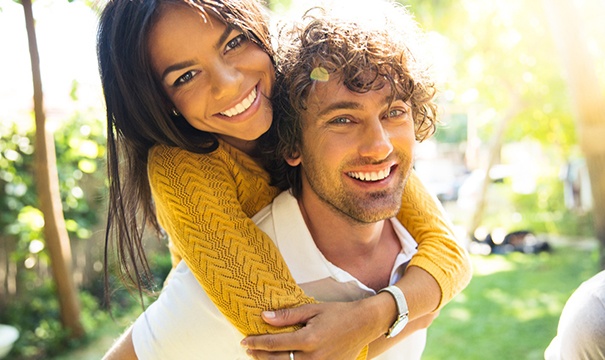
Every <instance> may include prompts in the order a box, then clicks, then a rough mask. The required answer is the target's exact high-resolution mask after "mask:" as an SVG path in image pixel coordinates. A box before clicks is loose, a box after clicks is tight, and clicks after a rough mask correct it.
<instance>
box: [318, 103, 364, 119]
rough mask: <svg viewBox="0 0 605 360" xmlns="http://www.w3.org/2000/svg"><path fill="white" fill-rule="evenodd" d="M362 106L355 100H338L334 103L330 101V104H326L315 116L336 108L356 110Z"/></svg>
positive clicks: (323, 114) (325, 113)
mask: <svg viewBox="0 0 605 360" xmlns="http://www.w3.org/2000/svg"><path fill="white" fill-rule="evenodd" d="M362 108H363V106H361V104H360V103H358V102H355V101H338V102H335V103H332V104H330V105H328V106H327V107H325V108H323V109H322V110H321V111H320V112H318V113H317V115H316V116H317V117H321V116H325V115H327V114H329V113H331V112H333V111H336V110H358V109H362Z"/></svg>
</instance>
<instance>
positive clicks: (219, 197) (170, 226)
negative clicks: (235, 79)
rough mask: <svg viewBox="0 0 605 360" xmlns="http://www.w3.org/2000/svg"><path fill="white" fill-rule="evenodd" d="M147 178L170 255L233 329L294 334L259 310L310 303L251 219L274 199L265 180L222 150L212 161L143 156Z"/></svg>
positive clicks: (161, 150) (161, 152)
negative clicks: (146, 161) (269, 321)
mask: <svg viewBox="0 0 605 360" xmlns="http://www.w3.org/2000/svg"><path fill="white" fill-rule="evenodd" d="M149 178H150V183H151V189H152V194H153V198H154V201H155V205H156V211H157V216H158V219H159V221H160V223H161V225H162V227H163V228H164V230H166V232H167V233H168V235H169V237H170V241H171V251H174V252H176V253H177V255H178V256H180V257H181V258H182V259H183V260H184V261H185V263H187V265H188V266H189V268H190V269H191V271H192V272H193V274H194V276H195V278H196V279H197V280H198V282H199V283H200V284H201V285H202V287H203V288H204V290H205V291H206V293H207V294H208V296H209V297H210V299H212V301H213V302H214V304H215V305H216V306H217V307H218V308H219V309H220V310H221V312H222V313H223V314H224V315H225V316H226V317H227V318H228V319H229V320H230V321H231V323H232V324H233V325H234V326H235V327H236V328H237V329H238V330H239V331H240V332H242V333H243V334H262V333H270V332H280V331H281V332H284V331H292V330H294V328H286V329H278V328H274V327H271V326H269V325H267V324H266V323H265V322H264V321H262V319H261V317H260V314H261V311H262V310H268V309H275V308H282V307H292V306H298V305H302V304H308V303H312V302H314V301H313V299H312V298H310V297H308V296H306V295H305V294H304V293H303V291H302V290H301V289H300V288H299V287H298V286H297V285H296V282H295V281H294V279H293V278H292V276H291V274H290V272H289V270H288V268H287V266H286V265H285V263H284V261H283V259H282V257H281V255H280V253H279V251H278V250H277V249H276V247H275V245H274V244H273V242H272V241H271V239H269V237H268V236H267V235H266V234H264V233H263V232H262V231H261V230H259V229H258V228H257V227H256V225H255V224H254V223H253V222H252V220H250V218H249V217H250V216H251V215H254V214H255V213H256V212H257V211H258V210H260V209H262V208H263V207H264V206H265V205H267V204H269V203H270V202H271V200H272V199H273V197H275V195H277V190H276V189H274V188H272V187H270V186H269V178H268V175H267V174H266V173H265V172H264V171H263V170H261V169H260V168H259V166H258V165H257V164H256V163H255V162H254V161H252V160H251V159H250V158H248V157H247V156H246V155H245V154H243V153H241V152H238V151H237V150H235V149H232V148H229V147H227V146H220V147H219V148H218V149H217V150H216V151H214V152H213V153H211V154H193V153H190V152H187V151H184V150H182V149H178V148H169V147H165V146H158V147H155V148H153V149H152V150H151V152H150V155H149ZM178 256H177V257H178Z"/></svg>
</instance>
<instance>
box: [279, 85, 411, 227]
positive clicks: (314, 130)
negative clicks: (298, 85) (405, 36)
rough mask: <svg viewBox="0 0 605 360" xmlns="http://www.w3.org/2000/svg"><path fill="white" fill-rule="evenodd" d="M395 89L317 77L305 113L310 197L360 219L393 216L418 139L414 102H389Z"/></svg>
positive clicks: (305, 188)
mask: <svg viewBox="0 0 605 360" xmlns="http://www.w3.org/2000/svg"><path fill="white" fill-rule="evenodd" d="M390 94H391V89H390V86H389V85H388V84H385V86H383V87H382V89H378V90H373V91H369V92H367V93H363V94H360V93H355V92H352V91H350V90H349V89H347V88H346V87H345V86H344V85H343V83H342V82H341V81H340V80H339V79H338V78H332V79H330V80H329V81H327V82H323V83H320V82H317V83H316V85H315V87H314V88H313V89H312V90H311V91H310V93H309V97H308V100H307V110H306V111H305V112H304V113H303V114H302V144H301V146H300V154H299V155H300V156H299V157H297V158H296V159H289V160H288V162H289V163H290V165H292V166H296V165H298V164H301V165H302V179H303V180H302V196H303V199H304V201H308V200H310V201H319V202H323V203H324V204H328V205H329V206H330V207H332V208H333V209H335V210H337V211H338V212H340V213H341V214H343V215H346V216H348V217H350V218H351V219H352V220H354V221H355V222H357V223H372V222H376V221H379V220H384V219H387V218H390V217H393V216H395V215H396V214H397V212H398V211H399V208H400V207H401V198H402V193H403V188H404V185H405V182H406V180H407V177H408V175H409V173H410V170H411V167H412V158H413V148H414V144H415V136H414V122H413V119H412V113H411V108H410V106H409V105H408V104H406V103H405V102H404V101H403V100H401V99H396V100H395V101H393V102H392V103H391V104H389V96H390Z"/></svg>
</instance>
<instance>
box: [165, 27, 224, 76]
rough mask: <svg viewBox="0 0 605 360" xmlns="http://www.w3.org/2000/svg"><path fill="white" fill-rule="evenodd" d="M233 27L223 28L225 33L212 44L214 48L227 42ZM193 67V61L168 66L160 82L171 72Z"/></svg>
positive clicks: (218, 47)
mask: <svg viewBox="0 0 605 360" xmlns="http://www.w3.org/2000/svg"><path fill="white" fill-rule="evenodd" d="M233 30H234V29H233V27H232V26H227V27H226V28H225V31H223V33H222V34H221V36H220V37H219V39H218V40H217V42H216V43H215V44H214V48H215V49H217V50H219V49H220V48H221V46H222V45H223V43H224V42H225V40H227V38H228V37H229V35H231V33H232V32H233ZM193 65H195V62H194V61H193V60H185V61H181V62H179V63H176V64H172V65H170V66H168V67H167V68H166V69H165V70H164V71H163V72H162V81H164V80H165V79H166V76H168V74H170V73H171V72H173V71H179V70H182V69H184V68H186V67H189V66H193Z"/></svg>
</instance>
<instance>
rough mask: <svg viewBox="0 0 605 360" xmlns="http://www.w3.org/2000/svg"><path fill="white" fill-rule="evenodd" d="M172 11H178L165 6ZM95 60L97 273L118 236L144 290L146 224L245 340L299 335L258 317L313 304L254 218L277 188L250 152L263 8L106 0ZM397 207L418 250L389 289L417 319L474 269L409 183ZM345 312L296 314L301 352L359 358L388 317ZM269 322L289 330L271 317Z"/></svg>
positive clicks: (270, 78) (257, 109)
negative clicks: (100, 102)
mask: <svg viewBox="0 0 605 360" xmlns="http://www.w3.org/2000/svg"><path fill="white" fill-rule="evenodd" d="M173 4H179V6H178V9H179V10H180V11H173V10H174V9H175V6H173ZM167 9H172V10H171V11H168V10H167ZM183 9H184V10H187V11H188V14H189V15H191V14H196V16H197V17H198V26H200V27H202V26H203V25H204V24H206V25H208V20H209V19H216V20H218V23H220V24H221V25H222V26H215V27H214V26H213V27H210V28H205V29H204V31H200V30H199V29H198V28H197V27H196V26H195V24H192V23H190V22H187V24H185V22H184V21H183V22H180V21H179V19H181V18H182V17H183V16H186V15H185V13H183V12H182V10H183ZM213 23H214V22H213ZM98 53H99V63H100V72H101V79H102V83H103V88H104V92H105V98H106V105H107V114H108V115H107V118H108V165H109V178H110V209H109V219H108V226H107V239H106V258H105V260H106V267H105V268H106V269H107V268H108V266H107V265H108V264H107V256H108V253H107V252H108V250H107V249H108V248H109V246H110V245H111V244H110V240H114V241H116V244H115V246H116V247H117V255H118V261H119V262H120V265H121V266H120V267H121V268H123V269H124V271H125V273H126V275H127V277H128V278H129V279H130V280H132V281H133V282H134V283H135V284H136V285H137V286H138V287H139V289H140V287H141V285H142V284H145V283H146V282H147V279H149V266H148V264H147V261H146V258H145V254H144V250H143V247H142V244H141V238H142V236H143V229H144V226H145V224H146V223H147V222H151V224H152V225H153V226H154V227H155V229H156V230H158V231H159V230H160V225H161V227H162V228H163V229H164V230H165V231H166V233H167V234H168V236H169V238H170V241H169V247H170V251H171V254H172V256H173V264H175V265H176V264H177V263H178V262H179V261H180V260H181V259H182V260H184V261H185V262H186V263H187V265H188V266H189V268H190V269H191V270H192V271H193V272H194V274H195V277H196V278H197V280H198V281H199V282H200V284H201V285H202V286H203V288H204V290H205V291H206V292H207V293H208V295H209V296H210V297H211V299H212V301H213V302H214V303H215V304H216V306H217V307H218V308H219V309H220V310H221V312H222V313H223V314H224V315H225V316H226V317H227V318H228V319H229V320H230V321H231V322H232V323H233V325H234V326H235V327H236V328H237V329H238V330H239V331H240V332H242V333H243V334H247V335H250V334H262V333H275V332H283V331H292V330H294V329H296V328H297V327H295V326H286V327H279V328H278V327H274V326H271V325H268V324H267V323H265V322H264V321H263V318H261V312H262V311H263V310H270V309H282V308H290V307H294V306H298V305H303V304H310V303H313V302H314V301H313V299H311V298H308V297H306V296H305V295H304V293H303V292H302V291H301V290H300V288H298V286H296V284H295V282H294V280H293V279H292V277H291V275H290V274H289V272H288V269H287V268H286V266H285V264H284V263H283V260H282V258H281V256H280V255H279V253H278V251H277V250H276V249H275V247H274V245H273V243H272V242H271V240H270V239H269V238H268V237H267V236H266V235H265V234H264V233H262V232H261V231H260V230H258V229H257V228H256V226H255V225H254V224H253V222H252V221H251V220H250V219H249V217H250V216H251V215H253V214H255V213H256V212H257V211H258V210H260V209H262V208H263V207H264V206H265V205H267V204H268V203H269V202H270V201H271V200H272V198H273V197H274V196H276V194H277V193H278V189H276V188H275V187H272V186H271V185H270V179H269V176H268V174H267V173H266V171H264V169H263V168H262V166H261V165H260V164H261V163H262V162H261V160H262V159H260V158H258V156H257V154H258V153H257V152H256V149H257V146H258V144H262V134H264V133H265V132H266V131H267V129H268V128H269V126H270V125H271V121H272V111H271V107H270V101H269V98H270V96H271V90H272V87H273V82H274V78H275V71H274V67H273V62H272V56H273V53H272V50H271V46H270V43H269V34H268V29H267V23H266V21H265V19H264V18H263V14H262V8H261V5H260V4H259V3H258V2H257V1H254V0H226V1H195V0H156V1H143V0H114V1H110V2H109V3H108V4H107V6H106V8H105V9H104V11H103V14H102V16H101V20H100V28H99V44H98ZM152 199H153V200H152ZM403 204H404V205H403V207H402V211H401V213H400V215H399V216H398V218H399V219H400V220H401V222H402V224H403V225H404V226H405V227H406V228H408V229H409V230H410V232H411V234H412V235H413V236H414V237H415V239H416V240H417V241H418V243H419V244H420V246H419V249H418V250H419V251H418V254H417V255H416V256H415V257H414V258H413V260H412V262H411V263H410V267H409V270H408V271H407V272H406V275H405V276H404V277H403V278H402V279H401V280H400V281H399V282H398V284H397V285H398V286H399V287H400V288H401V289H402V290H403V292H404V294H405V296H406V298H407V301H408V304H409V307H410V319H415V318H418V317H420V316H422V315H425V314H427V313H429V312H432V311H434V310H436V309H439V308H440V307H441V306H442V305H443V304H445V303H447V302H448V301H449V300H450V299H451V298H452V297H453V296H454V295H455V294H456V293H458V292H459V291H461V290H462V288H464V286H466V284H467V283H468V281H469V279H470V266H469V263H468V259H467V258H466V255H465V252H464V250H462V249H461V248H460V247H459V246H458V245H457V244H456V243H455V240H454V237H453V235H452V234H451V230H450V229H449V227H448V225H447V221H446V220H444V219H443V217H442V214H441V210H440V208H439V207H438V206H437V205H436V203H435V201H434V200H433V198H432V197H431V196H429V195H428V194H427V192H426V190H425V189H424V188H423V186H422V184H421V183H420V182H419V180H418V179H417V178H416V177H415V176H412V177H411V178H410V180H409V181H408V184H407V186H406V192H405V194H404V199H403ZM106 271H107V270H106ZM375 298H377V299H378V298H380V299H382V300H380V301H378V300H377V299H373V300H371V301H373V302H374V303H375V304H376V305H375V306H377V307H378V306H381V307H385V306H390V307H391V309H393V314H394V313H395V310H394V304H393V300H392V298H390V296H389V294H380V295H377V296H375ZM364 301H365V300H364ZM387 304H388V305H387ZM349 310H351V309H350V307H347V306H346V305H345V304H342V305H341V306H335V305H333V304H314V305H311V307H301V308H299V309H297V310H291V314H298V315H299V316H300V315H301V314H304V316H307V317H312V316H315V318H316V319H317V320H316V321H315V322H313V325H312V326H307V327H306V328H305V331H307V332H315V334H316V336H314V337H313V338H316V339H322V340H323V341H320V342H319V343H317V344H310V345H308V346H306V347H305V348H306V349H309V350H308V351H307V352H308V353H312V352H313V351H315V350H316V349H318V348H319V347H321V346H326V347H334V348H336V349H338V348H342V347H343V346H345V345H346V346H350V344H351V343H355V344H356V346H357V348H358V349H361V347H362V346H363V345H365V344H367V343H369V341H371V340H372V339H374V338H376V337H378V336H380V335H381V333H384V331H385V330H386V329H387V328H388V327H389V326H390V324H391V323H392V322H393V318H391V317H389V318H385V319H378V320H377V319H363V318H359V317H357V315H356V317H355V318H353V317H352V316H350V314H351V313H349V312H348V311H349ZM336 311H339V312H336ZM318 314H323V316H317V315H318ZM347 314H349V315H347ZM293 318H297V317H293ZM320 319H321V320H320ZM267 320H268V321H270V320H269V319H267ZM298 320H303V319H298V318H297V321H296V322H299V321H298ZM366 320H367V321H366ZM369 320H371V321H369ZM301 322H305V321H301ZM343 322H344V323H347V322H348V323H350V324H357V323H358V322H359V323H372V324H373V326H368V327H366V328H360V327H349V326H346V327H345V326H341V325H342V323H343ZM273 324H274V325H278V326H282V325H293V324H291V323H288V321H284V320H283V319H282V318H280V317H277V318H276V319H274V320H273ZM334 328H336V329H337V330H336V332H335V331H334ZM327 334H330V337H329V338H328V337H327V336H326V335H327ZM328 340H329V342H330V344H327V342H328ZM362 353H363V352H362Z"/></svg>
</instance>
